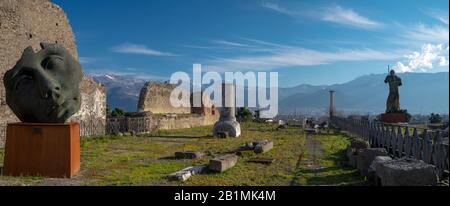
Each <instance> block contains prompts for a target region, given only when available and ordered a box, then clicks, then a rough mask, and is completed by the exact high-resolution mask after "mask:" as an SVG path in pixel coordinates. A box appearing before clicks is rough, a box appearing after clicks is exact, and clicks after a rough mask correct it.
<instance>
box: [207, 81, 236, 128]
mask: <svg viewBox="0 0 450 206" xmlns="http://www.w3.org/2000/svg"><path fill="white" fill-rule="evenodd" d="M218 109H219V112H220V118H219V121H217V122H216V123H215V124H214V128H213V134H214V136H216V137H238V136H240V135H241V126H240V125H239V122H237V121H236V86H235V85H234V84H228V83H224V84H222V107H220V108H218Z"/></svg>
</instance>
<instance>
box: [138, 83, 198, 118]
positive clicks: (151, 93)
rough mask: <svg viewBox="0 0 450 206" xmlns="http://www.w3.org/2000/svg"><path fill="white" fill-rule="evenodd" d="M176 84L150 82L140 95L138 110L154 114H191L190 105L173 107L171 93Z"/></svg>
mask: <svg viewBox="0 0 450 206" xmlns="http://www.w3.org/2000/svg"><path fill="white" fill-rule="evenodd" d="M175 87H176V85H174V84H167V83H153V82H148V83H146V84H145V85H144V87H143V88H142V90H141V93H140V95H139V102H138V112H151V113H153V114H190V113H191V108H190V107H178V108H177V107H173V106H172V104H171V103H170V93H171V92H172V91H173V89H175Z"/></svg>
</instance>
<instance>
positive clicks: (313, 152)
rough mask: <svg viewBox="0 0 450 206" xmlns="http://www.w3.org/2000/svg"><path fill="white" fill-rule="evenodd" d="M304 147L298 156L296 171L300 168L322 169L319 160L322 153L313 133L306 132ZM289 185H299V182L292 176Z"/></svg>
mask: <svg viewBox="0 0 450 206" xmlns="http://www.w3.org/2000/svg"><path fill="white" fill-rule="evenodd" d="M304 148H305V151H304V152H302V154H300V156H299V160H298V162H297V166H296V171H299V170H300V169H301V168H305V169H308V170H313V171H315V172H316V171H319V170H321V169H324V167H323V166H321V165H320V161H319V160H320V158H322V157H323V155H324V153H323V151H322V149H321V148H320V142H319V141H317V140H315V139H314V135H313V134H308V135H307V136H306V141H305V147H304ZM299 175H301V174H299ZM291 186H300V184H299V183H298V182H297V181H295V178H294V179H293V180H292V182H291Z"/></svg>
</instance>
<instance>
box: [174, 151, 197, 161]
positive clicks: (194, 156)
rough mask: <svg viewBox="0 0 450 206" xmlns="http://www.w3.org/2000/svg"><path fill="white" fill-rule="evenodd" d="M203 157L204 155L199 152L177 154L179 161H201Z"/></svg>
mask: <svg viewBox="0 0 450 206" xmlns="http://www.w3.org/2000/svg"><path fill="white" fill-rule="evenodd" d="M203 156H204V155H203V153H202V152H199V151H183V152H175V158H177V159H199V158H202V157H203Z"/></svg>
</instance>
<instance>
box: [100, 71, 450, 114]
mask: <svg viewBox="0 0 450 206" xmlns="http://www.w3.org/2000/svg"><path fill="white" fill-rule="evenodd" d="M398 75H399V77H400V78H402V82H403V86H402V87H400V104H401V107H402V108H403V109H407V110H408V111H409V112H410V113H414V114H416V113H421V114H430V113H432V112H434V113H447V114H448V112H449V73H448V72H440V73H401V74H398ZM385 77H386V74H370V75H364V76H360V77H358V78H356V79H354V80H352V81H349V82H346V83H343V84H334V85H320V86H313V85H308V84H301V85H298V86H295V87H290V88H279V91H278V93H279V94H278V96H279V111H280V112H282V113H290V112H295V111H296V112H301V113H322V114H323V113H325V112H326V111H327V107H328V103H329V90H335V91H336V94H335V105H336V110H338V111H342V112H346V113H364V114H365V113H381V112H383V111H384V110H385V104H386V98H387V95H388V86H387V85H386V84H385V83H384V78H385ZM93 78H94V80H95V81H97V82H99V83H102V84H105V85H106V87H107V91H108V105H109V106H110V107H111V108H115V107H120V108H123V109H125V110H127V111H136V109H137V102H138V99H139V93H140V90H141V88H142V87H143V86H144V84H145V83H146V82H147V80H143V79H138V78H135V77H132V76H119V75H96V76H93Z"/></svg>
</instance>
